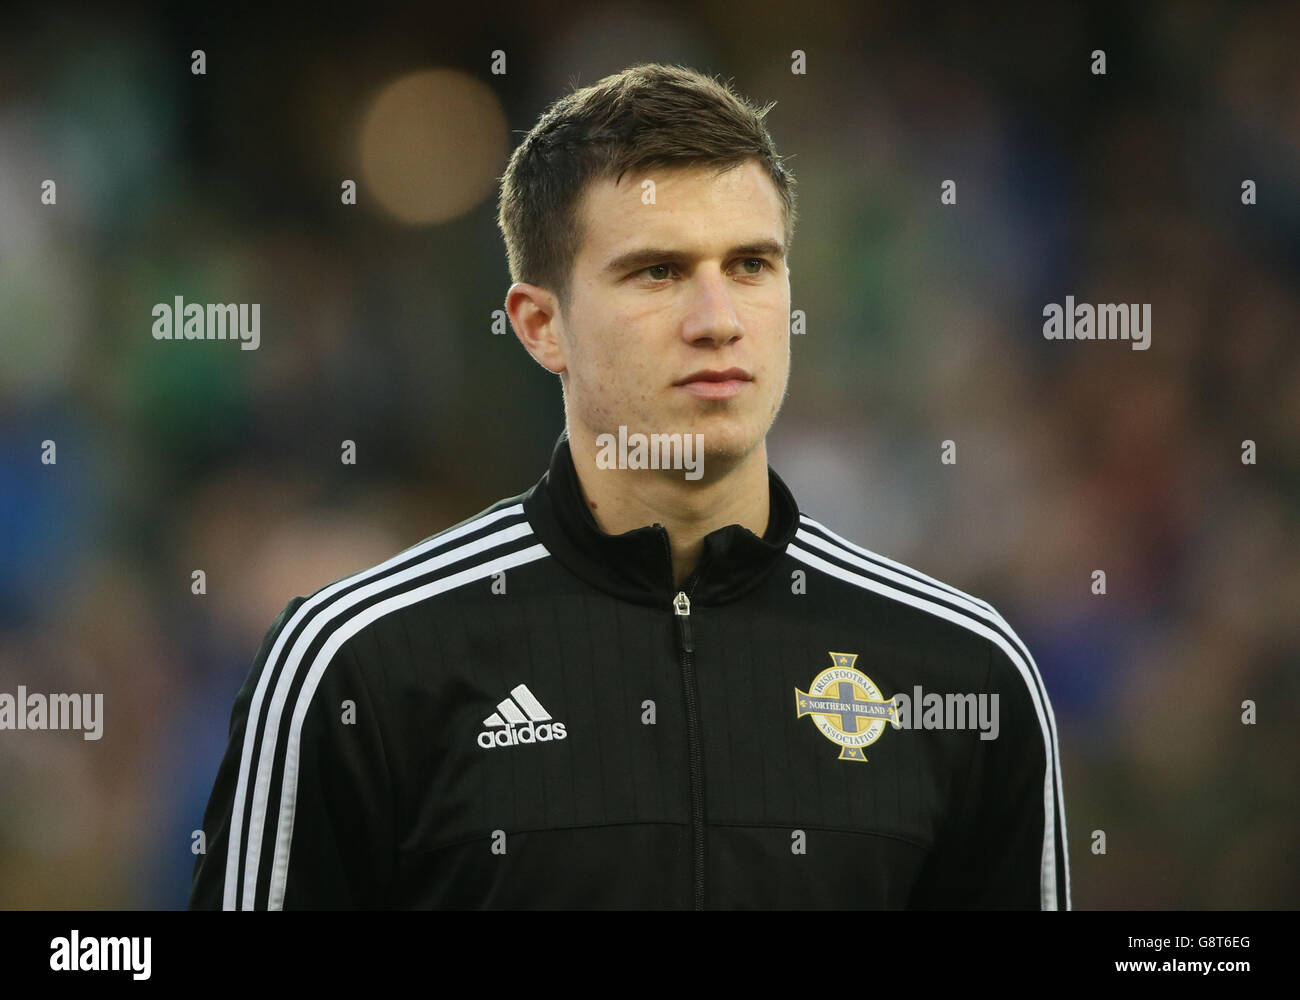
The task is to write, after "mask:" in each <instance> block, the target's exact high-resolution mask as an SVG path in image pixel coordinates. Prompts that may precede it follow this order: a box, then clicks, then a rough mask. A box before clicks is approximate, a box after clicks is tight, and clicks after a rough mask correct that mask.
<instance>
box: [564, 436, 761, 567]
mask: <svg viewBox="0 0 1300 1000" xmlns="http://www.w3.org/2000/svg"><path fill="white" fill-rule="evenodd" d="M598 450H599V449H598V448H597V447H596V442H595V436H594V435H592V434H589V433H584V432H582V431H579V430H577V429H576V428H570V431H569V453H570V454H571V455H572V456H573V467H574V469H575V470H576V471H577V473H578V482H579V484H580V485H581V487H582V493H583V496H584V498H585V499H586V501H587V506H588V507H589V508H590V509H591V514H592V517H594V518H595V519H596V524H597V525H599V526H600V529H601V531H604V532H605V533H606V534H610V535H621V534H623V533H624V532H626V531H632V530H634V529H636V528H641V527H644V526H645V525H647V524H654V523H656V522H658V523H659V524H662V525H663V526H664V528H665V529H666V530H667V531H668V540H669V544H670V546H671V549H672V560H673V583H674V584H675V585H677V586H680V585H681V584H682V583H683V582H684V581H685V580H686V578H687V577H688V576H690V575H691V572H692V571H693V570H694V569H695V566H696V564H697V563H698V562H699V558H700V554H701V552H702V551H703V548H704V537H705V536H706V535H708V534H710V533H711V532H713V531H716V530H717V529H719V528H725V527H726V526H727V525H729V524H739V525H741V526H742V527H745V528H748V529H749V530H750V531H752V532H753V533H754V534H756V535H758V536H759V537H760V538H761V537H762V536H763V535H764V534H765V533H766V531H767V520H768V505H769V500H770V498H769V496H768V479H767V442H766V441H761V442H759V444H758V447H756V448H755V449H754V450H753V451H751V452H750V453H749V454H748V455H747V456H745V458H744V459H742V460H741V461H740V462H739V463H738V464H736V465H735V466H733V467H731V468H728V469H726V470H725V471H722V472H721V473H719V474H715V475H713V476H710V475H709V472H708V469H707V468H706V470H705V475H704V476H703V477H702V478H701V479H699V480H696V481H692V480H689V479H686V478H685V475H684V474H683V471H682V470H680V469H601V468H598V467H597V465H596V453H597V451H598Z"/></svg>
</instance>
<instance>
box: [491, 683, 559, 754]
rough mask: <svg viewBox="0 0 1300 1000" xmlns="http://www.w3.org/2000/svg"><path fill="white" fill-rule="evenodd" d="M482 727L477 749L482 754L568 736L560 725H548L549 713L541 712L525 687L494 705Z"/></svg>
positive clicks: (536, 701) (514, 690)
mask: <svg viewBox="0 0 1300 1000" xmlns="http://www.w3.org/2000/svg"><path fill="white" fill-rule="evenodd" d="M512 699H513V700H512ZM539 723H540V725H539ZM483 725H485V726H487V727H488V728H487V729H485V730H483V732H481V733H479V734H478V745H479V746H481V747H482V748H483V749H484V750H491V749H492V748H493V747H512V746H515V745H517V744H520V743H549V742H550V741H551V740H562V739H564V738H565V737H566V736H568V735H569V734H568V733H567V732H565V731H564V723H563V722H552V721H551V713H550V712H548V711H546V709H544V708H542V703H541V702H540V701H538V700H537V699H536V698H535V697H533V693H532V692H531V691H529V690H528V685H527V684H520V685H519V686H518V687H517V688H513V689H512V690H511V691H510V697H509V698H507V699H506V700H505V701H502V702H499V703H498V704H497V710H496V711H495V712H493V713H492V714H491V715H489V716H488V717H487V718H486V719H484V720H483Z"/></svg>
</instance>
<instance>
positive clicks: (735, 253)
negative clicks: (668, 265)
mask: <svg viewBox="0 0 1300 1000" xmlns="http://www.w3.org/2000/svg"><path fill="white" fill-rule="evenodd" d="M724 256H725V257H726V258H727V259H731V258H733V257H776V258H782V257H784V256H785V244H784V243H782V242H781V241H779V240H756V241H755V242H753V243H742V244H740V245H739V246H734V247H731V248H730V249H729V250H727V252H726V253H725V254H724ZM693 259H694V255H693V254H688V253H683V252H682V251H680V250H666V249H662V248H660V247H641V248H639V249H636V250H629V251H628V252H627V253H623V254H619V255H618V256H617V257H615V258H614V259H613V260H611V261H610V262H609V263H608V264H606V265H605V267H604V268H603V271H604V273H605V274H624V273H626V272H628V271H639V270H641V269H642V268H643V267H649V266H650V265H651V264H662V263H663V262H664V261H686V260H693Z"/></svg>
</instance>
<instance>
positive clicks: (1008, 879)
mask: <svg viewBox="0 0 1300 1000" xmlns="http://www.w3.org/2000/svg"><path fill="white" fill-rule="evenodd" d="M1004 627H1005V626H1004ZM1006 632H1007V633H1009V634H1010V636H1011V638H1012V639H1015V637H1014V633H1011V630H1010V629H1009V628H1006ZM1009 646H1010V648H1011V652H1010V653H1008V652H1007V650H1006V649H1004V648H1002V647H1001V646H1000V645H999V644H996V643H993V642H989V644H988V648H989V673H988V682H987V684H986V686H985V690H986V691H987V692H988V693H989V694H997V695H998V700H997V715H996V719H997V736H996V738H994V739H988V740H984V739H980V735H981V733H979V732H977V731H972V733H971V739H972V749H971V753H970V758H969V765H968V769H967V773H966V776H965V778H964V780H963V781H962V783H961V784H960V785H959V786H958V791H957V798H958V799H959V801H960V805H959V806H958V808H957V809H955V811H954V813H953V817H952V821H951V822H950V823H949V824H947V826H946V827H945V828H944V831H943V832H942V833H941V835H940V837H939V839H938V840H937V841H936V845H935V849H934V852H933V854H932V856H931V858H930V860H929V862H928V864H927V866H926V868H925V869H924V871H923V872H922V875H921V879H920V882H919V884H918V888H917V892H916V894H915V895H914V897H913V905H915V906H919V907H922V908H933V909H1020V910H1056V909H1061V910H1064V909H1069V908H1070V901H1069V859H1068V856H1067V846H1066V832H1065V810H1064V802H1063V799H1062V795H1063V793H1062V789H1061V785H1060V780H1059V775H1060V763H1059V756H1058V751H1057V744H1056V724H1055V721H1054V719H1053V717H1052V709H1051V702H1050V701H1049V700H1048V698H1047V691H1046V688H1045V687H1044V686H1043V685H1042V681H1041V678H1040V677H1039V675H1038V670H1037V667H1036V666H1035V664H1034V662H1033V659H1032V657H1030V656H1029V655H1028V654H1027V653H1026V652H1025V651H1024V650H1023V645H1022V644H1021V643H1019V641H1018V640H1015V641H1014V642H1010V643H1009ZM990 731H991V730H990Z"/></svg>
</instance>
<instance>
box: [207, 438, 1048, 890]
mask: <svg viewBox="0 0 1300 1000" xmlns="http://www.w3.org/2000/svg"><path fill="white" fill-rule="evenodd" d="M768 479H769V485H770V499H771V503H770V517H769V522H768V528H767V531H766V533H765V534H764V536H763V537H762V538H759V537H758V536H757V535H755V534H753V533H752V532H750V531H749V530H747V529H745V528H743V527H741V526H740V525H731V526H729V527H725V528H722V529H719V530H717V531H714V532H713V533H712V534H710V535H708V537H707V538H705V540H704V549H703V554H702V557H701V559H700V561H699V563H698V566H697V568H696V570H695V572H694V573H692V575H691V576H690V578H689V579H688V580H687V581H686V582H685V583H684V584H683V585H682V586H680V587H677V586H674V584H673V574H672V570H671V557H670V550H669V544H668V535H667V532H666V531H665V530H664V529H663V528H662V527H661V526H659V525H657V524H656V525H650V526H646V527H643V528H638V529H636V530H634V531H629V532H627V533H625V534H622V535H608V534H605V533H604V532H602V531H601V530H600V529H599V528H598V527H597V525H596V523H595V520H594V518H593V517H592V515H591V512H590V510H589V509H588V507H587V504H586V502H585V501H584V499H583V495H582V491H581V488H580V485H579V483H578V479H577V475H576V473H575V471H574V467H573V460H572V457H571V455H570V452H569V444H568V440H567V438H565V437H564V436H563V435H561V437H560V440H559V442H558V443H557V445H556V448H555V451H554V454H553V456H552V460H551V465H550V469H549V470H548V472H547V473H546V474H545V475H544V476H543V477H542V479H541V480H540V481H539V482H538V483H537V484H536V485H535V486H533V488H532V489H530V490H528V492H526V493H524V494H522V495H520V496H517V497H513V498H511V499H508V500H502V501H500V502H499V503H496V504H494V505H493V506H491V507H489V508H488V509H487V510H485V511H484V512H482V513H481V514H479V515H477V516H475V517H473V518H470V519H469V520H467V521H464V522H462V523H461V524H459V525H457V526H455V527H453V528H449V529H447V530H446V531H443V532H441V533H440V534H437V535H434V536H433V537H431V538H429V539H427V540H426V541H424V542H422V543H420V544H418V545H416V546H414V547H412V548H410V549H408V550H406V551H404V552H402V553H400V554H398V555H397V556H395V557H393V558H392V559H390V560H388V561H387V562H385V563H382V564H381V565H378V566H375V567H373V568H371V569H367V570H364V571H362V572H360V573H357V574H356V575H354V576H350V577H347V578H345V579H342V580H340V581H338V582H336V583H334V584H331V585H330V586H328V587H325V588H323V589H322V590H320V591H318V592H317V593H316V594H314V595H312V596H311V597H308V598H302V597H297V598H294V599H293V600H292V601H291V602H290V603H289V605H288V606H287V607H286V608H285V609H284V611H283V612H282V613H281V614H280V616H279V617H278V618H277V619H276V621H275V623H274V624H273V625H272V627H271V630H270V632H269V633H268V634H267V636H266V640H265V642H264V643H263V645H262V648H261V650H260V651H259V652H258V654H257V657H256V660H255V662H254V664H253V668H252V670H251V671H250V673H249V675H248V678H247V680H246V681H245V683H244V686H243V688H242V689H241V691H240V692H239V695H238V697H237V698H236V700H235V705H234V711H233V713H232V717H231V727H230V744H229V747H228V749H227V752H226V754H225V757H224V759H223V760H222V762H221V765H220V769H219V772H218V774H217V778H216V783H215V786H214V788H213V791H212V796H211V800H210V802H209V805H208V808H207V811H206V814H205V817H204V830H205V833H206V840H207V843H206V853H204V854H201V855H200V856H199V857H198V859H197V863H196V865H195V870H194V880H193V885H192V888H191V894H190V906H191V908H194V909H220V908H223V907H224V908H226V909H236V908H239V909H267V908H270V909H281V908H283V909H306V908H333V909H340V908H389V909H415V908H548V909H558V908H650V909H661V908H662V909H668V908H673V909H690V908H696V909H699V908H709V909H712V908H836V909H839V908H844V909H874V908H890V909H897V908H973V907H981V908H1025V909H1040V908H1042V909H1067V908H1069V871H1068V858H1067V848H1066V831H1065V810H1064V801H1063V798H1062V786H1061V772H1060V763H1059V759H1058V756H1057V748H1056V726H1055V721H1054V719H1053V717H1052V711H1051V706H1050V703H1049V701H1048V698H1047V693H1046V691H1045V689H1044V687H1043V683H1042V680H1041V678H1040V677H1039V675H1038V671H1037V669H1036V667H1035V665H1034V662H1033V660H1032V658H1031V657H1030V655H1029V653H1028V651H1027V650H1026V649H1025V647H1024V645H1023V643H1021V641H1020V639H1019V638H1018V637H1017V636H1016V635H1015V633H1014V632H1013V631H1012V630H1011V628H1010V627H1009V626H1008V625H1007V624H1006V622H1005V621H1003V620H1002V618H1001V617H1000V616H999V615H998V614H997V612H995V611H994V610H993V609H992V608H991V607H990V606H989V605H987V604H985V603H984V602H982V601H979V600H977V599H975V598H972V597H969V596H968V595H965V594H962V593H961V592H959V591H957V590H955V589H953V588H951V587H948V586H947V585H945V584H942V583H939V582H938V581H935V580H932V579H931V578H929V577H926V576H924V575H922V574H920V573H918V572H916V571H915V570H912V569H909V568H907V567H905V566H902V565H901V564H899V563H896V562H893V561H890V560H887V559H884V558H883V557H881V556H877V555H875V554H873V553H870V552H867V551H866V550H864V549H861V548H859V547H857V546H856V545H853V544H852V543H850V542H848V541H845V540H844V539H842V538H840V537H839V536H837V535H835V534H834V533H832V532H831V531H830V530H829V529H827V528H826V527H824V526H822V525H821V524H819V523H817V522H816V521H813V520H812V519H810V518H808V517H807V516H804V515H801V514H800V512H799V510H798V507H797V505H796V503H795V501H794V498H793V497H792V496H791V494H790V491H789V490H788V489H787V487H786V485H785V484H784V483H783V482H782V481H781V479H780V478H779V477H778V476H777V475H776V474H775V472H772V471H771V470H770V469H769V476H768ZM896 694H897V695H905V696H908V697H911V698H912V699H913V700H914V701H915V702H916V704H917V706H918V707H917V710H916V711H915V712H912V713H911V716H910V718H911V722H912V724H911V725H905V724H904V723H906V722H907V719H906V718H904V716H903V715H902V714H899V713H900V712H901V701H893V702H892V703H891V701H890V699H891V697H892V696H894V695H896ZM935 694H937V695H938V696H940V700H941V702H944V699H946V702H947V703H951V704H952V705H953V706H954V708H955V707H956V706H958V705H959V704H960V705H964V706H966V708H967V715H966V718H965V728H958V726H957V724H956V723H958V722H959V721H960V716H957V715H949V716H947V717H946V718H945V716H943V714H942V712H941V711H938V710H936V712H935V713H934V714H933V715H931V717H930V721H931V722H932V723H936V724H937V723H940V722H945V721H946V722H947V723H948V725H949V728H938V727H937V726H934V725H932V726H926V725H923V724H922V723H923V721H924V716H923V713H922V711H921V706H923V705H925V704H927V703H929V704H930V705H931V706H933V704H934V703H933V699H932V698H931V697H929V696H931V695H935ZM981 694H982V695H985V696H986V699H985V705H986V706H989V705H993V704H996V705H997V712H996V718H997V720H998V726H997V728H996V730H994V729H992V728H991V727H988V726H985V727H984V728H983V729H976V728H973V726H974V719H975V717H976V711H975V710H974V707H973V706H974V703H975V700H976V699H975V698H966V697H965V696H966V695H973V696H979V695H981ZM995 694H996V695H997V696H998V698H997V700H996V702H994V700H993V699H992V698H990V697H987V696H991V695H995ZM817 709H822V710H823V711H821V712H818V711H817ZM835 710H838V711H835ZM987 721H988V720H987V718H986V719H985V722H987ZM991 732H995V733H996V738H992V739H988V738H984V739H982V738H981V735H984V736H986V737H987V736H988V735H989V733H991Z"/></svg>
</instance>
